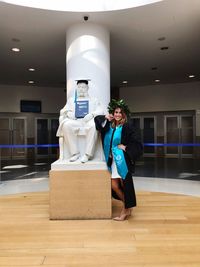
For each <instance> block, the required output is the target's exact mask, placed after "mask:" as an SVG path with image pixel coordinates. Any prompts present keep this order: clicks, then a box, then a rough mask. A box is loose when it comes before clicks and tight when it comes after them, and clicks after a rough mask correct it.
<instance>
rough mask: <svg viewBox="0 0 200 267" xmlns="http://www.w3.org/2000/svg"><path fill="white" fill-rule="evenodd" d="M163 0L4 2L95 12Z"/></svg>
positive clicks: (14, 0) (22, 0) (58, 9)
mask: <svg viewBox="0 0 200 267" xmlns="http://www.w3.org/2000/svg"><path fill="white" fill-rule="evenodd" d="M160 1H163V0H73V1H70V0H68V1H66V0H59V1H58V0H42V1H41V0H5V1H2V2H6V3H10V4H15V5H20V6H27V7H33V8H41V9H48V10H57V11H73V12H95V11H112V10H120V9H127V8H133V7H138V6H144V5H147V4H152V3H155V2H160Z"/></svg>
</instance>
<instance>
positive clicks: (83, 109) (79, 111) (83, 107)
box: [75, 100, 89, 118]
mask: <svg viewBox="0 0 200 267" xmlns="http://www.w3.org/2000/svg"><path fill="white" fill-rule="evenodd" d="M88 111H89V102H88V100H81V101H76V102H75V117H76V118H84V117H85V115H87V114H88Z"/></svg>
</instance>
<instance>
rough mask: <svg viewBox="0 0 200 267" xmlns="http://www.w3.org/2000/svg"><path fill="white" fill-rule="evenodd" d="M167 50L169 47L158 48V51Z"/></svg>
mask: <svg viewBox="0 0 200 267" xmlns="http://www.w3.org/2000/svg"><path fill="white" fill-rule="evenodd" d="M168 49H169V46H163V47H161V48H160V50H168Z"/></svg>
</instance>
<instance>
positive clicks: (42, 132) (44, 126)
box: [36, 118, 59, 157]
mask: <svg viewBox="0 0 200 267" xmlns="http://www.w3.org/2000/svg"><path fill="white" fill-rule="evenodd" d="M58 125H59V120H58V119H57V118H36V144H38V145H47V144H58V138H57V137H56V132H57V129H58ZM56 154H57V148H55V147H41V148H40V147H38V148H37V149H36V155H37V156H42V157H43V156H44V157H45V156H46V157H47V156H51V155H56Z"/></svg>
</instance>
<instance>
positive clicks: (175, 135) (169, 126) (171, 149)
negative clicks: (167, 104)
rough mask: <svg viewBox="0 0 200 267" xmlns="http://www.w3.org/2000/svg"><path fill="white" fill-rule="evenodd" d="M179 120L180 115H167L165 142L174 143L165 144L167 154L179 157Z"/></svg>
mask: <svg viewBox="0 0 200 267" xmlns="http://www.w3.org/2000/svg"><path fill="white" fill-rule="evenodd" d="M179 139H180V137H179V120H178V116H176V115H172V116H170V115H169V116H165V143H167V144H169V143H170V144H174V145H173V146H165V154H166V155H170V156H174V157H178V155H179V147H178V146H176V145H175V144H178V143H179Z"/></svg>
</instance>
